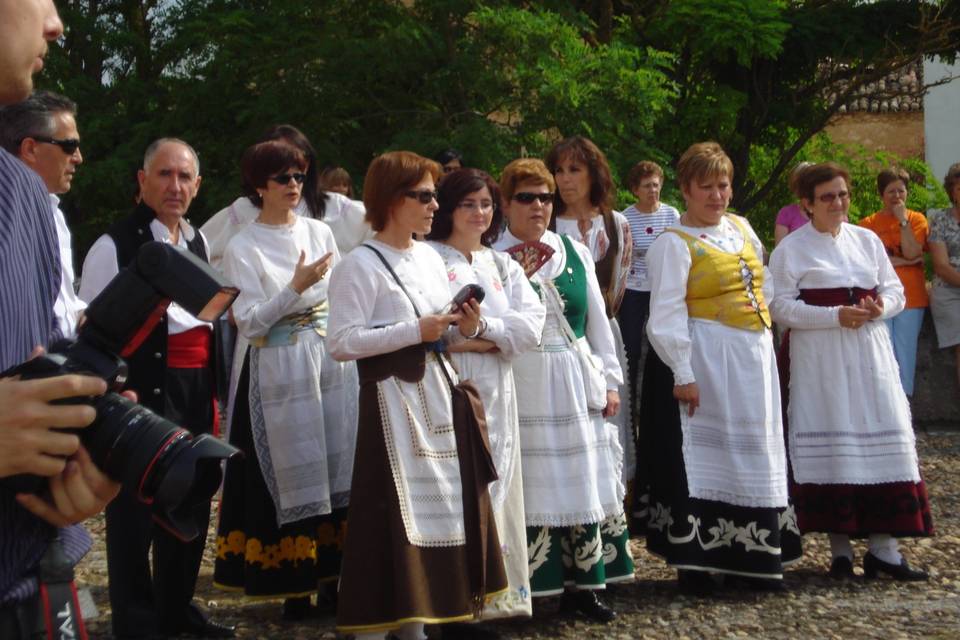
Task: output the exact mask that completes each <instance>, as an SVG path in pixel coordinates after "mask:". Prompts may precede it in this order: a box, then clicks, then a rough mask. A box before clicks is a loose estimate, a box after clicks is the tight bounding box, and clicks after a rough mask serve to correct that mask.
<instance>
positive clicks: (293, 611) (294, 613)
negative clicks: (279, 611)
mask: <svg viewBox="0 0 960 640" xmlns="http://www.w3.org/2000/svg"><path fill="white" fill-rule="evenodd" d="M316 609H317V608H316V607H314V606H313V605H312V604H311V603H310V596H303V597H300V598H287V599H285V600H284V601H283V619H284V620H288V621H290V622H297V621H300V620H306V619H307V618H311V617H315V616H316V613H317V611H316Z"/></svg>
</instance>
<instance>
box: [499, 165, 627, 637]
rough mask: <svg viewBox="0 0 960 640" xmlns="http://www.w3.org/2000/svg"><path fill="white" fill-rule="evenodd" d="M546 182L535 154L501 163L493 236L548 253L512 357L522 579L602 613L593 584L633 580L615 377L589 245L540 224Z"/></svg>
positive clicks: (604, 616) (609, 613) (545, 210)
mask: <svg viewBox="0 0 960 640" xmlns="http://www.w3.org/2000/svg"><path fill="white" fill-rule="evenodd" d="M554 184H555V183H554V179H553V175H552V174H551V173H550V171H549V170H548V169H547V168H546V166H545V165H544V164H543V163H542V162H540V161H539V160H535V159H522V160H515V161H514V162H511V163H510V164H509V165H507V167H506V169H504V172H503V176H502V177H501V179H500V189H501V193H502V197H503V202H504V210H505V213H506V216H507V220H508V223H509V228H508V230H507V231H505V232H504V233H503V235H502V236H501V237H500V239H499V240H498V241H497V243H496V245H495V248H497V249H500V250H505V251H508V252H509V253H511V255H514V253H515V252H516V253H518V254H521V255H522V254H525V253H526V251H527V250H528V249H534V250H538V251H540V252H541V256H542V257H543V258H544V259H546V258H547V254H549V258H548V259H546V262H544V263H543V264H542V266H540V268H539V270H537V271H536V273H535V275H534V277H533V279H532V283H533V285H534V288H536V289H538V290H539V292H540V295H541V298H542V299H543V300H544V302H545V306H546V310H547V317H546V322H545V325H544V329H543V338H542V340H541V342H540V345H539V346H538V347H537V348H536V349H534V350H531V351H529V352H527V353H525V354H523V355H520V356H519V357H518V358H516V359H515V360H514V363H513V372H514V379H515V381H516V385H517V389H518V390H520V393H519V394H518V398H517V408H518V411H519V415H520V452H521V458H522V466H523V501H524V508H525V509H526V524H527V543H528V551H527V554H528V560H529V569H530V584H531V590H532V592H533V595H534V597H537V596H550V595H559V594H563V598H562V600H561V608H562V609H566V610H570V611H574V612H578V613H580V614H582V615H584V616H586V617H587V618H588V619H591V620H594V621H598V622H609V621H611V620H612V619H613V618H615V617H616V614H615V612H614V611H613V610H612V609H610V608H609V607H607V606H606V605H604V604H603V603H602V602H600V600H599V599H598V598H597V594H596V591H597V590H599V589H604V588H605V587H606V585H607V584H608V583H613V582H625V581H632V580H633V559H632V557H631V556H630V550H629V548H628V546H627V542H628V539H629V533H628V532H627V524H626V518H625V516H624V511H623V494H624V488H623V483H622V482H621V473H622V470H621V465H622V456H623V450H622V449H621V448H620V444H619V442H618V439H617V429H616V427H615V426H614V425H612V424H609V423H607V421H606V418H608V417H613V416H614V415H615V414H616V413H617V411H618V409H619V408H620V397H619V394H618V392H617V389H618V388H619V386H620V385H621V384H622V383H623V376H622V372H621V369H620V363H619V362H618V360H617V354H616V351H615V346H614V341H613V335H612V333H611V331H610V323H609V322H608V321H607V318H606V313H605V307H604V302H603V295H602V293H601V290H600V285H599V284H598V283H597V278H596V275H594V270H593V258H592V256H591V254H590V250H589V249H587V247H586V246H584V245H582V244H580V243H579V242H576V241H573V240H571V239H570V238H568V237H566V236H560V235H557V234H555V233H553V232H551V231H548V230H547V225H548V224H549V222H550V216H551V213H552V210H553V198H554V194H553V190H554ZM543 252H545V253H543ZM541 262H542V260H541ZM591 374H592V378H590V379H589V380H588V377H587V376H588V375H591ZM591 381H592V383H591ZM588 384H589V388H590V391H592V392H591V393H589V394H588ZM588 398H589V399H588ZM568 586H569V587H571V588H570V589H569V590H568V589H567V587H568Z"/></svg>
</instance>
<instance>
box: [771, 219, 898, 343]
mask: <svg viewBox="0 0 960 640" xmlns="http://www.w3.org/2000/svg"><path fill="white" fill-rule="evenodd" d="M770 270H771V272H772V273H773V278H774V288H775V291H776V293H775V295H774V298H773V302H772V303H771V304H770V312H771V314H772V316H773V319H774V320H775V321H776V322H778V323H780V324H783V325H784V326H787V327H790V328H794V329H833V328H837V327H839V326H840V319H839V312H840V305H837V306H832V307H819V306H814V305H809V304H807V303H806V302H804V301H802V300H799V299H797V298H798V296H799V295H800V290H801V289H835V288H853V287H856V288H860V289H873V288H874V287H876V288H877V290H878V292H879V295H880V298H881V300H882V301H883V316H882V317H883V318H888V317H891V316H893V315H896V314H897V313H900V311H901V310H902V309H903V307H904V305H905V304H906V298H905V297H904V293H903V285H902V284H901V283H900V279H899V278H898V277H897V274H896V271H894V269H893V266H892V265H891V264H890V259H889V258H888V257H887V254H886V251H885V249H884V248H883V243H882V242H881V241H880V239H879V238H878V237H877V236H876V234H874V233H873V232H871V231H869V230H867V229H861V228H860V227H857V226H854V225H849V224H843V225H842V226H841V229H840V232H839V233H838V235H837V236H836V237H834V236H832V235H831V234H829V233H821V232H819V231H817V230H816V229H815V228H814V227H813V225H804V226H803V227H801V228H800V229H798V230H797V231H795V232H793V233H791V234H790V235H789V236H787V237H786V238H784V240H783V241H782V242H781V243H780V245H779V246H777V248H776V249H774V251H773V253H772V254H771V256H770Z"/></svg>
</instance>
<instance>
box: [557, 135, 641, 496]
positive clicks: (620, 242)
mask: <svg viewBox="0 0 960 640" xmlns="http://www.w3.org/2000/svg"><path fill="white" fill-rule="evenodd" d="M546 165H547V168H548V169H550V172H551V173H552V174H553V179H554V180H555V181H556V184H557V194H556V195H557V197H556V198H555V199H554V208H555V209H556V211H555V212H554V213H555V215H554V216H553V217H552V218H551V219H550V222H551V224H550V230H551V231H555V232H556V233H558V234H560V235H566V236H569V237H571V238H573V239H574V240H577V241H578V242H580V243H582V244H583V245H584V246H586V247H587V248H589V249H590V255H591V257H592V259H593V262H594V263H595V269H596V276H597V282H598V283H599V284H600V291H601V293H602V294H603V304H604V309H605V311H606V314H607V318H609V321H610V330H611V332H612V333H613V340H614V344H615V348H616V354H617V360H618V361H619V362H620V369H621V370H622V371H623V373H624V382H623V384H621V385H620V387H619V389H618V393H619V395H620V403H621V405H622V410H620V411H618V412H617V413H616V415H614V416H611V418H610V422H611V423H613V424H615V425H617V430H618V433H619V438H620V446H621V448H623V475H622V477H621V481H622V482H623V484H624V486H625V487H630V486H632V483H633V477H634V475H635V473H636V462H637V454H636V431H635V429H634V424H633V417H634V416H633V412H632V407H633V404H634V403H633V401H632V398H633V393H634V389H632V388H631V387H630V385H629V376H628V375H627V353H626V351H625V349H624V342H623V335H622V333H621V330H620V325H619V323H618V322H617V314H618V313H619V310H620V304H621V303H622V302H623V296H624V293H625V292H626V290H627V276H628V275H629V273H630V263H631V262H632V260H633V257H632V256H633V238H632V235H631V232H630V223H629V222H628V221H627V219H626V218H625V217H624V216H623V214H621V213H620V212H618V211H614V210H613V204H614V197H615V196H616V189H615V188H614V186H613V178H611V176H610V166H609V165H608V164H607V157H606V156H605V155H604V154H603V152H602V151H601V150H600V149H599V148H598V147H597V145H595V144H594V143H593V141H591V140H589V139H588V138H584V137H583V136H573V137H572V138H566V139H565V140H561V141H560V142H557V143H556V144H555V145H553V147H552V148H551V149H550V152H549V153H548V154H547V159H546ZM635 379H636V378H634V380H635ZM624 506H626V505H624Z"/></svg>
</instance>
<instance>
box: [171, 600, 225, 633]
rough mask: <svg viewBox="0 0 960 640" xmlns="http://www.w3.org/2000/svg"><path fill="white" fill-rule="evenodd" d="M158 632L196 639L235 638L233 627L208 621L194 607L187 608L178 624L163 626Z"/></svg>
mask: <svg viewBox="0 0 960 640" xmlns="http://www.w3.org/2000/svg"><path fill="white" fill-rule="evenodd" d="M160 631H161V633H163V635H166V636H192V637H196V638H233V637H234V636H236V632H235V627H233V626H231V625H226V624H221V623H219V622H214V621H213V620H210V619H209V618H207V617H206V616H205V615H204V614H203V613H201V611H200V610H199V609H197V608H196V607H195V606H194V605H190V606H189V607H188V608H187V611H186V614H185V615H184V616H183V618H182V619H181V620H180V621H179V622H178V623H175V624H171V625H170V626H164V627H163V628H161V630H160Z"/></svg>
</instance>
